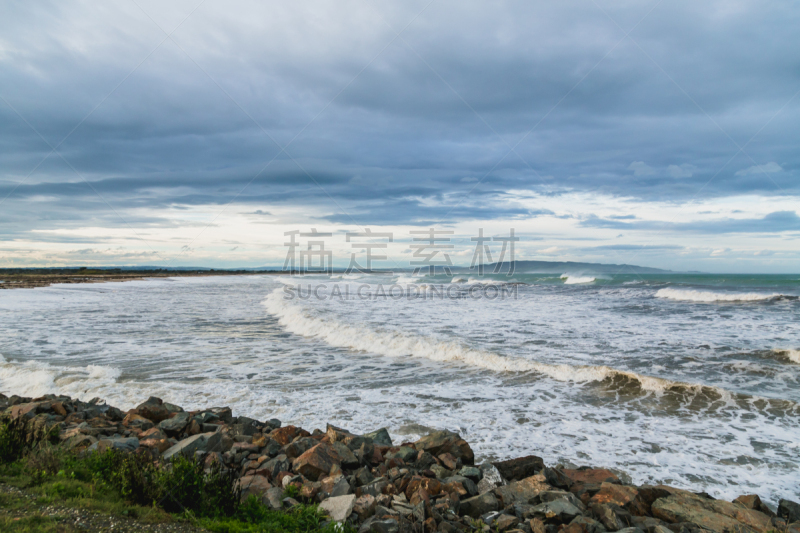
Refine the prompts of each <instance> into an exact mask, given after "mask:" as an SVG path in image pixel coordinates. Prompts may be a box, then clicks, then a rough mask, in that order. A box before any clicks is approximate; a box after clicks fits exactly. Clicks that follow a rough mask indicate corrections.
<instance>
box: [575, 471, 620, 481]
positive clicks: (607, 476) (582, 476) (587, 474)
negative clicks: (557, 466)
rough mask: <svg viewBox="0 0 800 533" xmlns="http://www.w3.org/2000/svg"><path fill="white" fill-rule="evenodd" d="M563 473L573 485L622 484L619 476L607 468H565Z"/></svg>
mask: <svg viewBox="0 0 800 533" xmlns="http://www.w3.org/2000/svg"><path fill="white" fill-rule="evenodd" d="M562 472H563V473H564V475H565V476H567V477H568V478H569V479H570V481H572V483H620V480H619V478H618V477H617V475H616V474H614V473H613V472H612V471H610V470H607V469H605V468H579V469H577V470H572V469H568V468H565V469H564V470H562Z"/></svg>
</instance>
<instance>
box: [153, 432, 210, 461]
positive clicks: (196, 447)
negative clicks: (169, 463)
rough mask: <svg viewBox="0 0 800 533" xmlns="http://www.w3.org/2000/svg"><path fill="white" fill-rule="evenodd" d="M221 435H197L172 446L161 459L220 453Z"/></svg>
mask: <svg viewBox="0 0 800 533" xmlns="http://www.w3.org/2000/svg"><path fill="white" fill-rule="evenodd" d="M221 441H222V435H221V434H220V433H198V434H197V435H193V436H191V437H188V438H186V439H183V440H182V441H180V442H178V444H176V445H174V446H172V447H171V448H170V449H168V450H167V451H165V452H164V454H163V455H162V457H163V458H164V459H170V458H172V457H173V456H174V455H176V454H182V455H186V456H192V455H194V453H195V452H198V451H200V452H221V451H225V450H220V449H218V448H220V447H221Z"/></svg>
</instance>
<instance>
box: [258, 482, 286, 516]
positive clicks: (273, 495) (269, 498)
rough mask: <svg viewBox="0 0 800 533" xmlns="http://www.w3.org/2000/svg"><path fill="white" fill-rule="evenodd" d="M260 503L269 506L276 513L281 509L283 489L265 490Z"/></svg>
mask: <svg viewBox="0 0 800 533" xmlns="http://www.w3.org/2000/svg"><path fill="white" fill-rule="evenodd" d="M261 501H262V502H264V503H265V504H266V505H269V506H270V507H271V508H272V509H273V510H275V511H277V510H279V509H282V508H283V489H281V488H279V487H272V488H270V489H267V492H265V493H264V496H263V497H262V498H261Z"/></svg>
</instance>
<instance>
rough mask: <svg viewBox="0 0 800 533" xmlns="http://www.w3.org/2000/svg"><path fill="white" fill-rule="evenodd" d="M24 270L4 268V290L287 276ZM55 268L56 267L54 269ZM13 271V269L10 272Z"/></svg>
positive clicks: (0, 284)
mask: <svg viewBox="0 0 800 533" xmlns="http://www.w3.org/2000/svg"><path fill="white" fill-rule="evenodd" d="M17 270H24V269H0V290H2V289H34V288H37V287H49V286H50V285H57V284H73V283H110V282H125V281H136V280H143V279H149V278H179V277H192V278H194V277H212V276H263V275H286V274H289V272H283V271H250V270H169V271H160V270H120V269H116V270H115V269H108V270H106V269H97V270H95V269H86V270H79V269H64V270H63V271H62V272H16V271H17ZM54 270H55V269H54ZM8 271H12V272H8Z"/></svg>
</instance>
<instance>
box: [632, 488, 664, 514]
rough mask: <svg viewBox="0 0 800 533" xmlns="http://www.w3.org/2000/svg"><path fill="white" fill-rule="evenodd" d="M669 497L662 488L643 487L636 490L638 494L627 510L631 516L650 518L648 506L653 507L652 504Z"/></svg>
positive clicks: (650, 512) (650, 510)
mask: <svg viewBox="0 0 800 533" xmlns="http://www.w3.org/2000/svg"><path fill="white" fill-rule="evenodd" d="M669 495H670V493H669V491H667V490H666V489H664V488H663V487H651V486H648V485H643V486H641V487H639V488H638V494H637V495H636V498H635V499H634V500H633V503H632V504H631V505H630V507H629V508H628V509H629V511H630V512H631V514H633V515H636V516H651V515H652V514H653V512H652V509H651V508H650V506H651V505H653V502H654V501H656V500H657V499H659V498H666V497H667V496H669Z"/></svg>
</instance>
